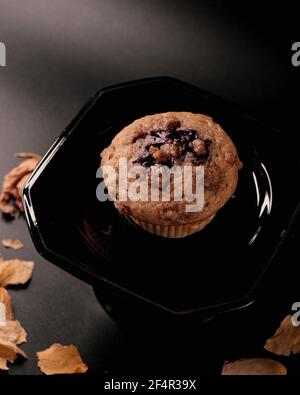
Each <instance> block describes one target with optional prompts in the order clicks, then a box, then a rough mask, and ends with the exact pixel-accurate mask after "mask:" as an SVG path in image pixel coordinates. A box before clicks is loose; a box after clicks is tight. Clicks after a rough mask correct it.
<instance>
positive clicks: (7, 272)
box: [0, 259, 34, 287]
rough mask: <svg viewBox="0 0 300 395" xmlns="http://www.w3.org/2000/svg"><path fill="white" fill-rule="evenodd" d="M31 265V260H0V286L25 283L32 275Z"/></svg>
mask: <svg viewBox="0 0 300 395" xmlns="http://www.w3.org/2000/svg"><path fill="white" fill-rule="evenodd" d="M33 267H34V263H33V262H32V261H22V260H20V259H9V260H0V287H6V286H7V285H18V284H25V283H27V281H28V280H29V279H30V278H31V276H32V272H33Z"/></svg>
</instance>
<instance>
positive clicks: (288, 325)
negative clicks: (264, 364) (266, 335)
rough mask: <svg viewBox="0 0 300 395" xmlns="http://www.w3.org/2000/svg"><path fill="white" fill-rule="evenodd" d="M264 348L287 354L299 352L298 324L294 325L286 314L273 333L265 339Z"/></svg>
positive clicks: (299, 332) (299, 331)
mask: <svg viewBox="0 0 300 395" xmlns="http://www.w3.org/2000/svg"><path fill="white" fill-rule="evenodd" d="M265 349H266V350H267V351H269V352H271V353H273V354H277V355H285V356H289V355H291V354H299V353H300V326H294V325H293V322H292V316H291V315H288V316H286V317H285V319H284V320H283V321H282V322H281V323H280V326H279V328H278V329H277V331H276V332H275V334H274V335H273V336H272V337H271V338H270V339H268V340H267V342H266V344H265Z"/></svg>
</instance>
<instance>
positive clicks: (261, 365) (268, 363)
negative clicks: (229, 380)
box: [222, 358, 287, 376]
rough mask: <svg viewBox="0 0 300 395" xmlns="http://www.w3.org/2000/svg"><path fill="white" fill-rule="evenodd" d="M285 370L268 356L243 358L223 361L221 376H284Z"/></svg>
mask: <svg viewBox="0 0 300 395" xmlns="http://www.w3.org/2000/svg"><path fill="white" fill-rule="evenodd" d="M286 374H287V370H286V368H285V366H283V365H282V364H281V363H280V362H277V361H274V360H272V359H268V358H245V359H238V360H237V361H234V362H225V363H224V365H223V370H222V375H223V376H273V375H274V376H285V375H286Z"/></svg>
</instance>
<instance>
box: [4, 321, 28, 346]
mask: <svg viewBox="0 0 300 395" xmlns="http://www.w3.org/2000/svg"><path fill="white" fill-rule="evenodd" d="M1 339H6V340H9V341H11V342H13V343H15V344H22V343H25V342H26V340H27V333H26V331H25V329H24V328H23V327H22V325H21V324H20V322H19V321H6V323H5V325H4V326H0V340H1Z"/></svg>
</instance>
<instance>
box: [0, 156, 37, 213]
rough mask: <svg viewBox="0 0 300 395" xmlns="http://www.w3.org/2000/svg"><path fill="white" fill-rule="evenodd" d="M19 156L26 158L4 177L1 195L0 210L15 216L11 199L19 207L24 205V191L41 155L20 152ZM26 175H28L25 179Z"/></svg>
mask: <svg viewBox="0 0 300 395" xmlns="http://www.w3.org/2000/svg"><path fill="white" fill-rule="evenodd" d="M16 155H17V156H18V157H20V158H22V159H24V160H23V161H22V162H21V163H20V164H19V165H18V166H17V167H15V168H14V169H12V170H11V171H10V172H9V173H8V174H6V176H5V177H4V180H3V184H2V193H1V195H0V211H2V213H3V214H7V215H11V216H14V214H15V211H16V209H15V206H14V204H13V203H12V202H11V200H15V201H16V204H17V206H18V208H19V209H22V208H23V205H22V196H21V194H22V191H23V187H24V184H25V182H26V181H27V179H28V177H29V175H31V173H32V172H33V170H34V169H35V167H36V165H37V164H38V162H39V161H40V159H41V157H40V156H39V155H36V154H30V153H22V152H21V153H18V154H16ZM25 177H27V178H26V179H25Z"/></svg>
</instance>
